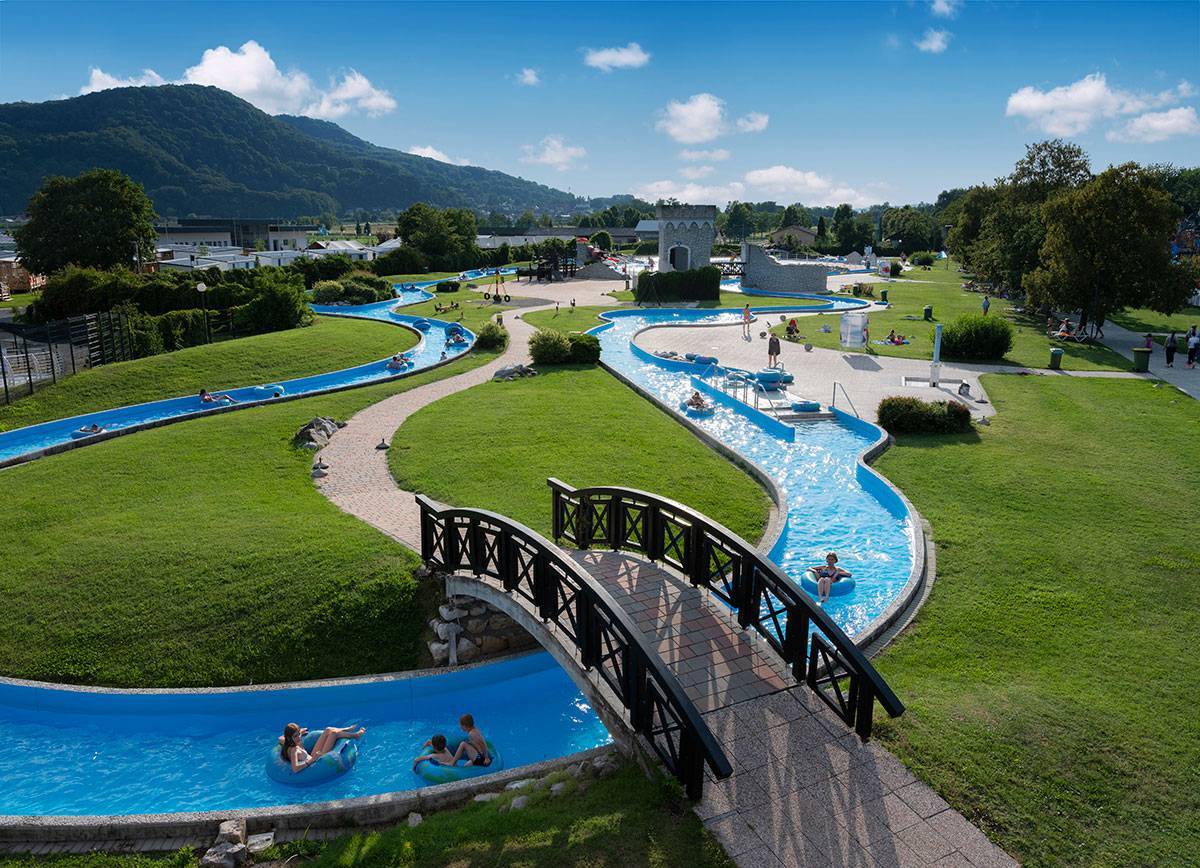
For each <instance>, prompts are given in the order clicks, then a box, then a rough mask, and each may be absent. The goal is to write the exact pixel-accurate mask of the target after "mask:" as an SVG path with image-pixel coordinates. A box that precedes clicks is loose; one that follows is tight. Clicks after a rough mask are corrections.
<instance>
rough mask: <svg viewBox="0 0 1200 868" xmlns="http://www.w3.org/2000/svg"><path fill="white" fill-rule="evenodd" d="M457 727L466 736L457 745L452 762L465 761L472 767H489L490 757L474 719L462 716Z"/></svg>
mask: <svg viewBox="0 0 1200 868" xmlns="http://www.w3.org/2000/svg"><path fill="white" fill-rule="evenodd" d="M458 725H459V727H461V728H462V731H463V732H465V733H466V734H467V737H466V738H465V739H463V740H462V741H460V742H459V743H458V749H457V750H455V751H454V762H458V761H459V760H460V759H465V760H466V761H467V762H468V764H470V765H473V766H490V765H491V764H492V756H491V754H489V753H488V748H487V741H486V740H485V739H484V737H483V733H482V732H480V731H479V727H477V726H476V725H475V718H474V717H472V716H471V715H469V714H464V715H463V716H462V717H460V718H459V719H458Z"/></svg>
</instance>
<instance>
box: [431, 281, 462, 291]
mask: <svg viewBox="0 0 1200 868" xmlns="http://www.w3.org/2000/svg"><path fill="white" fill-rule="evenodd" d="M460 286H462V284H461V283H459V282H458V281H457V280H443V281H442V282H441V283H439V284H438V285H437V286H435V287H434V288H433V290H434V292H458V288H459V287H460Z"/></svg>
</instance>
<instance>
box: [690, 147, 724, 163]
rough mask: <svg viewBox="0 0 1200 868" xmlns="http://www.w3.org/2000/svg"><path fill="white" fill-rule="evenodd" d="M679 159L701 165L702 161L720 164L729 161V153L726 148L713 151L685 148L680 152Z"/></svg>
mask: <svg viewBox="0 0 1200 868" xmlns="http://www.w3.org/2000/svg"><path fill="white" fill-rule="evenodd" d="M679 159H681V160H687V161H688V162H689V163H699V162H700V161H702V160H706V161H709V162H713V163H719V162H721V161H722V160H728V159H729V151H728V150H726V149H725V148H713V149H712V150H711V151H694V150H690V149H688V148H684V149H683V150H682V151H680V152H679Z"/></svg>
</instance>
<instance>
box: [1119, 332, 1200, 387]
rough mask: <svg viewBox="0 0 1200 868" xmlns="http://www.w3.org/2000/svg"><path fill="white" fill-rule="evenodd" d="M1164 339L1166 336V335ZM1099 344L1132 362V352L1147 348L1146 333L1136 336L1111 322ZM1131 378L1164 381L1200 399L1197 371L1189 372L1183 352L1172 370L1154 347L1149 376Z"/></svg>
mask: <svg viewBox="0 0 1200 868" xmlns="http://www.w3.org/2000/svg"><path fill="white" fill-rule="evenodd" d="M1163 336H1164V337H1165V336H1166V335H1165V333H1164V335H1163ZM1102 343H1104V344H1105V345H1106V346H1107V347H1108V348H1109V349H1112V350H1116V351H1117V352H1118V353H1120V354H1121V355H1123V356H1124V357H1125V358H1127V359H1132V358H1133V348H1134V347H1144V346H1145V345H1146V343H1145V332H1143V333H1142V334H1138V333H1136V332H1131V331H1129V329H1126V328H1122V327H1121V326H1119V325H1117V324H1116V323H1114V322H1106V323H1105V324H1104V340H1103V341H1102ZM1133 376H1135V377H1139V376H1140V377H1145V376H1150V377H1152V378H1153V379H1156V380H1165V381H1166V382H1168V383H1170V384H1171V385H1172V386H1174V387H1175V388H1177V389H1179V391H1181V392H1183V393H1184V394H1185V395H1188V396H1190V397H1192V398H1198V399H1200V368H1195V369H1193V370H1188V366H1187V352H1186V350H1185V351H1184V352H1181V353H1176V354H1175V366H1174V367H1173V368H1168V367H1167V356H1166V353H1165V352H1164V351H1163V348H1162V347H1160V346H1159V345H1158V344H1155V345H1154V351H1153V352H1152V353H1151V354H1150V374H1149V375H1146V374H1133Z"/></svg>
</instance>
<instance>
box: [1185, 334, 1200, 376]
mask: <svg viewBox="0 0 1200 868" xmlns="http://www.w3.org/2000/svg"><path fill="white" fill-rule="evenodd" d="M1197 349H1200V335H1198V334H1196V327H1195V326H1192V330H1191V331H1189V332H1188V336H1187V354H1188V369H1189V370H1190V369H1192V368H1195V367H1196V350H1197Z"/></svg>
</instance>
